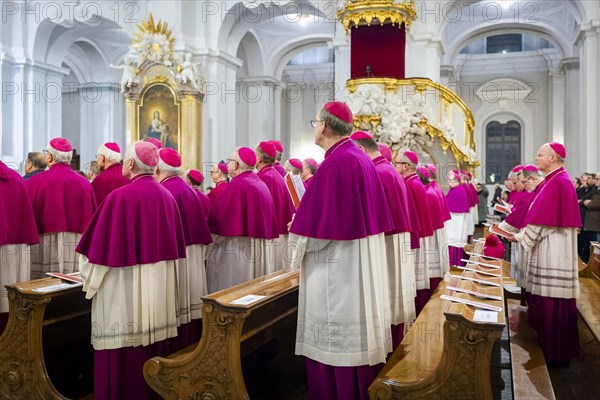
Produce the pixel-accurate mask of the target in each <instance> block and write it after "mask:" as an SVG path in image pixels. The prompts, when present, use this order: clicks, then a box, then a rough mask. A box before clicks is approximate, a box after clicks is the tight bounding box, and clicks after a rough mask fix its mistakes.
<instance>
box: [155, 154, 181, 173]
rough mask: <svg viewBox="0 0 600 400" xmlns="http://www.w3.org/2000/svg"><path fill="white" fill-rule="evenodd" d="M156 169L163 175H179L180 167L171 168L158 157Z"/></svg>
mask: <svg viewBox="0 0 600 400" xmlns="http://www.w3.org/2000/svg"><path fill="white" fill-rule="evenodd" d="M157 168H158V169H159V170H160V172H161V173H163V174H165V175H169V176H172V175H181V168H180V167H172V166H170V165H169V164H167V163H165V162H164V161H163V160H162V158H160V157H158V165H157Z"/></svg>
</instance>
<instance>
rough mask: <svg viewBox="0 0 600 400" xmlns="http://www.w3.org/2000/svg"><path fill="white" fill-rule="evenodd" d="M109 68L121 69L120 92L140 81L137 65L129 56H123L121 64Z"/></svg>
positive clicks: (129, 88) (127, 89)
mask: <svg viewBox="0 0 600 400" xmlns="http://www.w3.org/2000/svg"><path fill="white" fill-rule="evenodd" d="M110 67H111V68H115V69H122V70H123V77H122V78H121V93H125V92H128V91H129V90H131V88H132V87H133V86H137V85H139V83H140V78H139V77H138V76H137V72H136V70H137V65H136V64H135V63H134V62H133V60H132V59H130V58H129V57H125V58H123V64H122V65H112V64H110Z"/></svg>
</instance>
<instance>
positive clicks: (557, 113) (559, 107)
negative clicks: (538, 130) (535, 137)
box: [548, 71, 565, 143]
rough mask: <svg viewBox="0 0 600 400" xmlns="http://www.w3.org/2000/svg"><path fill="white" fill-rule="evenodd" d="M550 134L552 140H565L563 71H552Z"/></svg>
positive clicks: (562, 141) (561, 141)
mask: <svg viewBox="0 0 600 400" xmlns="http://www.w3.org/2000/svg"><path fill="white" fill-rule="evenodd" d="M549 94H550V99H549V100H550V101H549V107H548V108H549V111H550V114H549V116H550V121H549V126H550V134H551V135H552V136H551V139H552V141H556V142H560V143H564V142H565V74H564V73H563V71H552V72H550V88H549Z"/></svg>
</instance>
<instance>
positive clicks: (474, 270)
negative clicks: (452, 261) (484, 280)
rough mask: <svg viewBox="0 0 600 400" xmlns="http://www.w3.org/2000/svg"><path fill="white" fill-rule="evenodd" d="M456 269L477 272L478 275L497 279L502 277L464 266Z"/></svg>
mask: <svg viewBox="0 0 600 400" xmlns="http://www.w3.org/2000/svg"><path fill="white" fill-rule="evenodd" d="M456 268H458V269H462V270H463V271H471V272H475V273H476V274H483V275H488V276H495V277H500V276H502V275H500V274H496V273H494V272H487V271H482V270H479V269H475V268H469V267H463V266H462V265H457V266H456Z"/></svg>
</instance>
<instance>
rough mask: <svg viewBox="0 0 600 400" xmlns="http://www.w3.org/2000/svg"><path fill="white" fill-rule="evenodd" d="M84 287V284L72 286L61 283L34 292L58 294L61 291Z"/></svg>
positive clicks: (36, 289)
mask: <svg viewBox="0 0 600 400" xmlns="http://www.w3.org/2000/svg"><path fill="white" fill-rule="evenodd" d="M78 286H82V284H72V283H59V284H56V285H51V286H44V287H39V288H35V289H32V290H33V291H34V292H38V293H49V292H57V291H59V290H65V289H71V288H74V287H78Z"/></svg>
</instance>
